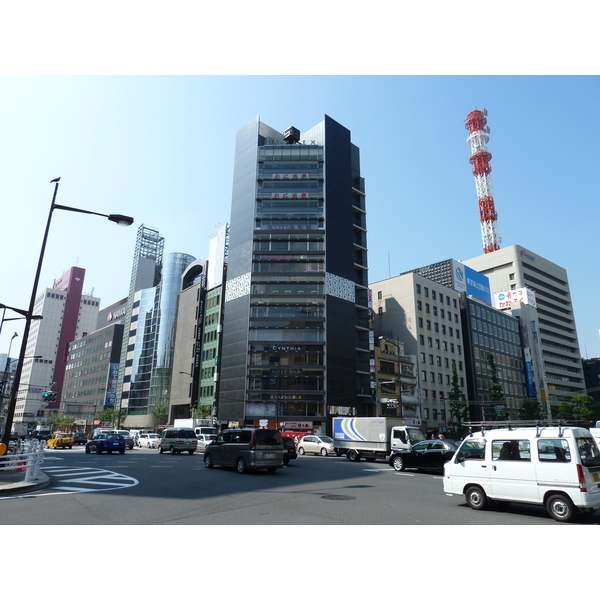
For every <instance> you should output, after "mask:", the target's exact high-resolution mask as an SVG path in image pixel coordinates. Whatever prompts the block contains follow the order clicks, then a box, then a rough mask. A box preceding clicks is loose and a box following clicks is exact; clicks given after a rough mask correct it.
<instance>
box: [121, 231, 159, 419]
mask: <svg viewBox="0 0 600 600" xmlns="http://www.w3.org/2000/svg"><path fill="white" fill-rule="evenodd" d="M164 244H165V240H164V238H163V237H161V235H160V233H159V232H158V231H157V230H156V229H154V228H152V227H147V226H146V225H144V224H143V223H142V225H140V226H139V228H138V232H137V237H136V242H135V252H134V255H133V265H132V268H131V279H130V283H129V294H128V296H127V306H126V309H125V321H124V323H123V325H124V333H123V346H122V348H121V360H120V364H119V373H118V380H117V391H116V401H115V406H116V407H117V408H123V409H126V408H127V406H128V400H129V392H127V393H126V394H123V386H124V384H125V383H127V387H128V388H129V387H130V385H131V374H132V361H133V350H134V349H133V348H130V347H129V331H130V329H131V325H132V312H133V304H134V301H135V298H134V296H135V294H136V293H138V292H140V291H141V290H144V289H150V290H152V291H151V295H152V302H153V301H154V287H155V286H156V285H158V282H159V281H160V277H161V273H162V260H163V249H164ZM146 296H147V295H146ZM145 300H146V301H147V300H148V298H147V297H145ZM138 301H139V300H138ZM136 308H137V309H138V310H139V306H138V307H136ZM133 324H134V327H133V329H134V330H136V329H137V328H138V326H137V325H136V321H133Z"/></svg>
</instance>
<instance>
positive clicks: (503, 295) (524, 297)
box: [495, 288, 537, 309]
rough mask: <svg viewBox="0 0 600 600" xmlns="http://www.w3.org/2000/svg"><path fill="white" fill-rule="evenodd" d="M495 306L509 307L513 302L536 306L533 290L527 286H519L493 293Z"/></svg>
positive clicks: (500, 307)
mask: <svg viewBox="0 0 600 600" xmlns="http://www.w3.org/2000/svg"><path fill="white" fill-rule="evenodd" d="M495 301H496V308H499V309H504V308H510V307H511V306H513V305H514V304H529V305H531V306H533V308H537V304H536V301H535V292H534V291H533V290H530V289H529V288H519V289H518V290H509V291H507V292H499V293H498V294H495Z"/></svg>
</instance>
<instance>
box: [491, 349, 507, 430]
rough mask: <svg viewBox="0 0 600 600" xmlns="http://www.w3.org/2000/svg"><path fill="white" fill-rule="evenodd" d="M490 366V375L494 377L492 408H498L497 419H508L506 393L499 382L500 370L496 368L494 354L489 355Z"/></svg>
mask: <svg viewBox="0 0 600 600" xmlns="http://www.w3.org/2000/svg"><path fill="white" fill-rule="evenodd" d="M487 361H488V365H489V366H490V375H491V377H492V389H491V392H490V396H491V400H492V406H494V407H496V408H495V410H496V418H497V419H507V418H508V415H507V414H506V402H505V401H504V391H503V390H502V385H500V381H499V380H498V369H497V368H496V361H495V360H494V355H493V354H488V355H487Z"/></svg>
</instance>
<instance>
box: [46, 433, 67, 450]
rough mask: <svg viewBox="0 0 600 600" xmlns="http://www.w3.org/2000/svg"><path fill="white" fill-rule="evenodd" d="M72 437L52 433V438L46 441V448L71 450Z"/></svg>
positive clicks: (65, 434)
mask: <svg viewBox="0 0 600 600" xmlns="http://www.w3.org/2000/svg"><path fill="white" fill-rule="evenodd" d="M73 443H74V442H73V436H72V435H71V434H70V433H53V434H52V437H51V438H50V439H49V440H47V441H46V446H48V448H72V447H73Z"/></svg>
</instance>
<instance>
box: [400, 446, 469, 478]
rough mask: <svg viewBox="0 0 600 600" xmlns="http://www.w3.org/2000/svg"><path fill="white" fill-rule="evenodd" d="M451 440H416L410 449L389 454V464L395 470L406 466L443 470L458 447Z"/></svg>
mask: <svg viewBox="0 0 600 600" xmlns="http://www.w3.org/2000/svg"><path fill="white" fill-rule="evenodd" d="M458 444H459V443H458V442H455V441H453V440H426V441H424V442H418V443H417V444H415V445H414V446H412V447H411V448H410V450H394V451H393V452H392V453H391V455H390V466H392V467H394V469H395V470H396V471H404V469H406V468H409V469H410V468H413V469H431V470H436V471H443V470H444V465H445V464H446V463H447V462H448V461H449V460H451V459H452V457H453V456H454V453H455V452H456V451H457V449H458Z"/></svg>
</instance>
